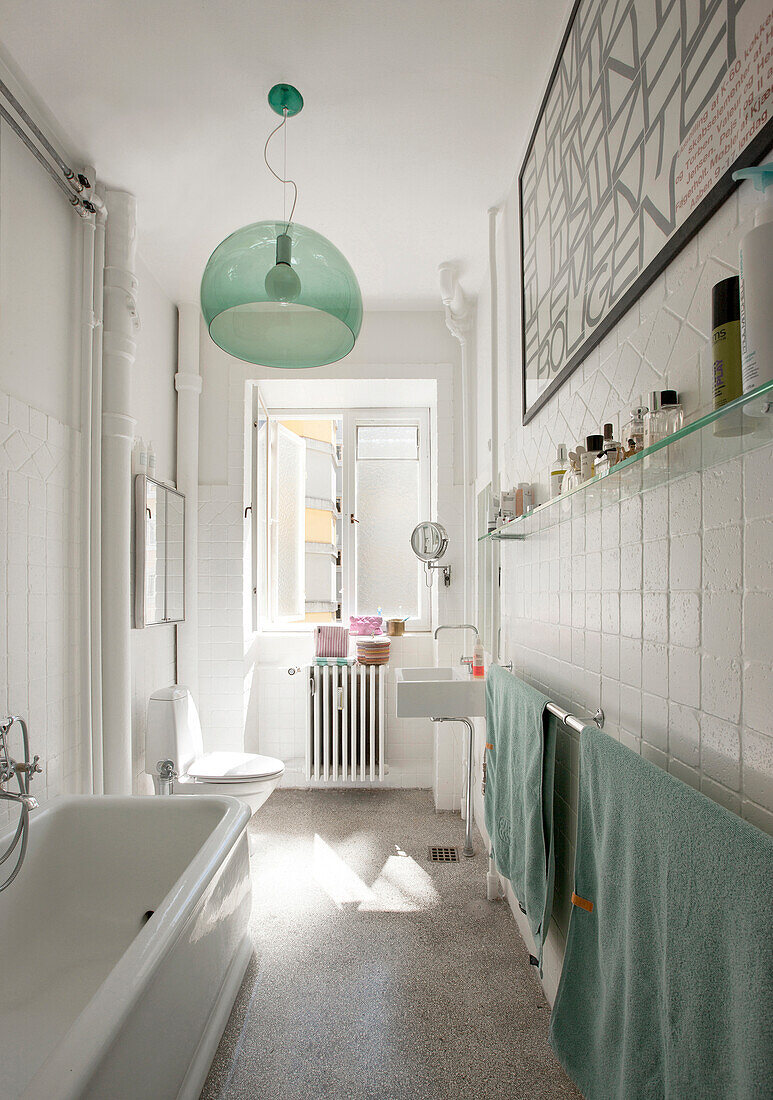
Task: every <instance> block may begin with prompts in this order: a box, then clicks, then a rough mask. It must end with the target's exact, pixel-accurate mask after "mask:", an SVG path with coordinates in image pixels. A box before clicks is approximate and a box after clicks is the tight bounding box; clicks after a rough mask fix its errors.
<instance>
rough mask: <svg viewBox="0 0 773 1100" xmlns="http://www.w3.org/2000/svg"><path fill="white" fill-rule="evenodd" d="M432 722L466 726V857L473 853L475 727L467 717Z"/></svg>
mask: <svg viewBox="0 0 773 1100" xmlns="http://www.w3.org/2000/svg"><path fill="white" fill-rule="evenodd" d="M431 721H432V722H462V723H463V724H464V725H465V726H466V727H467V732H468V734H469V740H468V747H467V783H466V786H465V792H464V806H465V817H466V821H465V833H464V854H465V855H466V856H467V858H468V859H470V858H472V856H474V855H475V849H474V848H473V846H472V772H473V760H474V755H475V727H474V726H473V724H472V720H471V719H469V718H432V719H431Z"/></svg>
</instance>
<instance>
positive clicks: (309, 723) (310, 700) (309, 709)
mask: <svg viewBox="0 0 773 1100" xmlns="http://www.w3.org/2000/svg"><path fill="white" fill-rule="evenodd" d="M313 684H314V669H313V668H312V669H310V670H309V678H308V680H307V682H306V778H307V779H311V738H312V734H313V731H314V695H313V694H312V686H313Z"/></svg>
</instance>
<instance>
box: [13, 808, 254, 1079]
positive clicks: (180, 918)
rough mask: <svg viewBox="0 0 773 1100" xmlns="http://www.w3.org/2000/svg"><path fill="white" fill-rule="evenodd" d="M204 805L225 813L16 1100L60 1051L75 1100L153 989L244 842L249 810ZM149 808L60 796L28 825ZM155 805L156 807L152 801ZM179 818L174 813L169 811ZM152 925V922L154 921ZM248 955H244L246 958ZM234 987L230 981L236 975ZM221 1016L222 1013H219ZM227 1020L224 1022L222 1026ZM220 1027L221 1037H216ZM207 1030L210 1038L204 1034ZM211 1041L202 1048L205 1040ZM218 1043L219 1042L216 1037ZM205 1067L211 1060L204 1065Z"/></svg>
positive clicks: (226, 984)
mask: <svg viewBox="0 0 773 1100" xmlns="http://www.w3.org/2000/svg"><path fill="white" fill-rule="evenodd" d="M204 798H206V799H207V801H208V802H217V803H219V804H220V806H221V808H222V810H223V813H222V816H221V818H220V820H219V821H218V822H217V824H216V825H215V827H214V829H213V830H212V832H211V833H210V834H209V836H208V837H207V839H206V840H205V842H204V843H203V844H202V846H201V847H200V848H199V850H198V851H197V852H196V854H195V855H194V857H193V859H192V860H191V861H190V863H189V864H188V865H187V867H186V868H185V870H184V871H183V874H182V875H181V876H180V877H179V878H178V879H177V880H176V881H175V882H174V883H173V884H172V886H171V887H170V889H169V890H168V892H167V893H166V894H165V895H164V898H163V900H162V901H161V903H160V904H159V906H158V908H157V909H156V910H155V911H154V914H153V917H152V918H151V919H150V920H149V921H148V922H147V924H146V925H145V926H144V928H141V929H140V931H139V932H138V933H137V935H136V936H135V937H134V939H133V940H132V941H131V943H130V944H129V946H128V947H127V949H126V951H124V953H123V954H122V955H121V956H120V958H119V959H118V960H117V961H116V963H115V964H114V966H113V967H112V968H111V969H110V970H109V971H108V973H107V974H106V975H105V978H104V980H103V981H102V982H101V984H100V985H99V987H98V988H97V989H96V990H95V992H94V994H93V996H92V997H91V998H90V1000H89V1001H88V1002H87V1003H86V1005H84V1007H83V1009H82V1010H81V1012H80V1013H79V1014H78V1015H77V1016H76V1017H75V1019H74V1020H73V1021H72V1024H71V1025H70V1027H69V1028H68V1029H67V1031H66V1032H65V1034H64V1035H63V1036H62V1038H61V1040H60V1041H59V1042H58V1043H57V1045H56V1046H55V1047H54V1048H53V1049H52V1050H51V1051H50V1053H49V1054H48V1056H47V1057H46V1059H45V1061H44V1062H43V1063H42V1064H41V1065H40V1066H39V1068H38V1069H37V1071H36V1072H35V1074H34V1075H33V1077H32V1078H31V1079H30V1080H29V1081H28V1083H27V1085H26V1086H25V1089H24V1092H23V1093H22V1094H21V1098H20V1100H23V1098H24V1097H26V1096H27V1095H28V1092H30V1093H31V1094H32V1095H37V1093H36V1092H35V1090H36V1089H37V1088H38V1087H39V1085H42V1084H44V1083H46V1079H47V1077H48V1074H49V1070H50V1066H51V1063H52V1062H53V1061H54V1060H55V1059H59V1058H62V1054H61V1052H62V1050H64V1049H66V1050H67V1056H66V1057H65V1058H64V1059H63V1060H64V1062H65V1066H62V1067H60V1068H62V1069H65V1068H66V1071H67V1077H66V1078H63V1079H60V1085H61V1093H60V1094H58V1095H61V1096H62V1097H77V1096H79V1095H80V1094H81V1093H82V1091H83V1089H84V1088H85V1087H86V1085H87V1084H88V1081H89V1078H90V1076H91V1074H92V1072H93V1070H94V1067H95V1066H96V1065H97V1064H98V1062H99V1059H100V1056H101V1054H102V1053H103V1052H104V1051H106V1050H108V1049H109V1048H110V1047H111V1046H112V1045H113V1043H114V1042H115V1040H116V1038H117V1037H118V1035H119V1033H120V1031H121V1028H122V1026H123V1024H124V1023H125V1021H126V1020H127V1018H128V1017H129V1015H130V1014H131V1013H132V1012H133V1011H134V1008H135V1006H136V1004H137V1002H138V1000H139V999H140V997H141V996H142V994H143V992H144V990H145V989H146V988H147V986H148V984H149V983H150V982H151V981H152V979H153V975H154V972H155V970H156V968H157V967H158V965H159V964H160V963H162V961H163V958H164V956H165V955H166V954H168V953H169V952H170V951H171V950H172V948H173V947H174V945H175V943H176V942H177V940H178V939H179V938H180V936H181V934H182V933H183V931H184V929H185V926H186V924H187V923H188V921H189V920H190V918H191V917H192V915H193V913H194V910H195V908H196V906H197V905H198V903H199V901H200V899H201V897H202V895H203V894H204V892H205V891H206V889H207V887H208V886H209V884H210V883H211V882H212V880H213V879H214V877H215V875H216V874H217V873H218V871H219V870H220V868H221V867H222V865H223V864H224V863H225V862H226V860H227V859H228V857H229V855H230V853H231V852H232V851H233V850H234V849H235V847H236V845H237V843H238V841H239V839H240V838H241V836H242V834H243V833H244V832H245V831H246V828H247V824H248V822H249V820H250V816H251V815H250V809H249V807H248V806H246V805H245V804H244V803H243V802H240V801H239V800H238V799H236V798H230V797H228V796H219V795H206V796H202V800H203V799H204ZM148 801H150V796H147V795H61V796H58V797H57V798H54V799H51V801H50V802H47V803H46V804H45V806H44V807H42V808H41V810H40V811H36V812H35V814H34V816H33V818H32V822H33V824H34V822H35V821H40V820H41V819H42V818H44V817H48V816H49V814H51V813H53V812H55V811H56V810H57V809H61V808H63V807H64V806H66V805H70V804H79V803H80V804H81V805H82V804H83V803H84V802H91V803H94V804H96V803H99V804H100V805H102V806H104V805H109V804H114V805H121V804H123V805H126V804H137V805H139V804H140V803H142V802H148ZM154 801H157V800H155V799H154ZM197 801H198V800H193V799H174V800H171V799H170V802H173V804H174V805H196V804H197ZM173 812H178V811H173ZM156 918H158V919H156ZM251 947H252V945H251V941H250V939H249V935H248V934H245V937H244V940H243V941H242V944H241V945H240V947H239V949H238V951H237V953H236V955H235V956H234V958H233V959H232V960H231V964H230V965H229V969H228V971H227V974H226V977H225V979H224V981H223V984H222V986H221V988H220V990H219V991H218V998H217V1002H216V1004H215V1005H214V1006H213V1010H212V1013H211V1014H210V1017H209V1019H208V1022H207V1027H206V1029H205V1032H204V1033H203V1035H202V1036H201V1038H200V1043H199V1046H197V1050H196V1054H195V1055H194V1059H193V1061H192V1062H191V1064H190V1065H189V1067H188V1071H187V1073H186V1081H187V1080H188V1075H191V1076H195V1075H193V1074H191V1071H192V1070H193V1067H194V1064H195V1063H196V1062H197V1061H198V1062H199V1064H200V1063H201V1062H203V1050H201V1053H200V1048H201V1047H202V1046H203V1048H204V1050H206V1049H208V1048H211V1049H212V1054H213V1055H214V1050H215V1049H216V1046H217V1044H216V1043H215V1045H214V1047H213V1046H212V1038H213V1037H214V1034H215V1030H216V1027H217V1022H218V1021H219V1019H220V1016H221V1015H222V1007H223V1006H224V1005H225V999H226V997H227V995H228V994H229V993H231V992H232V993H233V995H234V996H235V994H236V992H237V991H238V989H239V985H240V984H241V979H242V977H243V974H244V971H245V970H246V967H247V964H248V962H249V954H250V951H251ZM248 948H249V949H250V950H249V951H248ZM239 971H240V973H239V980H238V982H237V981H236V977H237V972H239ZM105 999H107V1003H108V1004H109V1005H110V1009H111V1010H110V1011H109V1012H107V1013H106V1012H105V1011H104V1000H105ZM97 1000H99V1001H100V1002H103V1004H102V1010H100V1009H99V1008H95V1002H96V1001H97ZM218 1008H220V1012H218ZM227 1018H228V1016H227V1015H226V1016H225V1019H223V1021H222V1027H224V1026H225V1022H226V1021H227ZM222 1027H221V1032H222ZM210 1029H211V1032H210ZM208 1035H209V1036H210V1037H209V1041H207V1036H208ZM218 1037H219V1036H218ZM210 1061H211V1059H210Z"/></svg>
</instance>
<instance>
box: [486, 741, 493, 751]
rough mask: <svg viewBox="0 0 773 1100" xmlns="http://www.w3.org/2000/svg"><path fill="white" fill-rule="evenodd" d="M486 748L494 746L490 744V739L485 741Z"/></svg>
mask: <svg viewBox="0 0 773 1100" xmlns="http://www.w3.org/2000/svg"><path fill="white" fill-rule="evenodd" d="M486 748H487V749H493V748H494V746H493V745H492V744H491V742H490V741H487V742H486Z"/></svg>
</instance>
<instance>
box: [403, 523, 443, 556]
mask: <svg viewBox="0 0 773 1100" xmlns="http://www.w3.org/2000/svg"><path fill="white" fill-rule="evenodd" d="M411 546H412V547H413V552H414V554H415V555H416V557H417V558H418V559H419V561H437V560H438V559H439V558H442V557H443V555H444V554H445V552H446V550H447V548H448V535H447V534H446V529H445V527H443V526H442V524H440V523H432V522H431V521H430V520H426V521H425V522H424V523H419V524H417V525H416V527H414V529H413V532H412V534H411Z"/></svg>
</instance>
